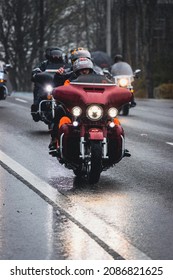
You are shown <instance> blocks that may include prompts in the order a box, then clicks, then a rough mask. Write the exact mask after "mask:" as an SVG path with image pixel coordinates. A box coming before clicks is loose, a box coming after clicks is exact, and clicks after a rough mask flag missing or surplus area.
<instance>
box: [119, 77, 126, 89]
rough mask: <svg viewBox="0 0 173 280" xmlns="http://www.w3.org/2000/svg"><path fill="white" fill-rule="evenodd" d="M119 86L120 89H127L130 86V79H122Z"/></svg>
mask: <svg viewBox="0 0 173 280" xmlns="http://www.w3.org/2000/svg"><path fill="white" fill-rule="evenodd" d="M118 85H119V86H120V87H127V86H128V79H126V78H121V79H119V80H118Z"/></svg>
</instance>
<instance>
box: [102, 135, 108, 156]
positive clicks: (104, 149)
mask: <svg viewBox="0 0 173 280" xmlns="http://www.w3.org/2000/svg"><path fill="white" fill-rule="evenodd" d="M102 144H103V158H109V157H108V155H107V154H108V143H107V139H106V137H104V138H103V141H102Z"/></svg>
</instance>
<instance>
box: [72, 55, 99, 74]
mask: <svg viewBox="0 0 173 280" xmlns="http://www.w3.org/2000/svg"><path fill="white" fill-rule="evenodd" d="M93 67H94V66H93V63H92V61H91V60H90V59H89V58H86V57H80V58H78V59H77V60H76V61H75V62H74V63H73V72H74V73H76V74H77V73H78V71H80V70H82V69H89V70H90V73H91V72H93Z"/></svg>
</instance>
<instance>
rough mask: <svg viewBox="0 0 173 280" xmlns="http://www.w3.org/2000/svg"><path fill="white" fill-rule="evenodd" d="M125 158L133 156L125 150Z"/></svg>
mask: <svg viewBox="0 0 173 280" xmlns="http://www.w3.org/2000/svg"><path fill="white" fill-rule="evenodd" d="M124 157H131V154H130V152H129V151H128V150H127V149H125V150H124Z"/></svg>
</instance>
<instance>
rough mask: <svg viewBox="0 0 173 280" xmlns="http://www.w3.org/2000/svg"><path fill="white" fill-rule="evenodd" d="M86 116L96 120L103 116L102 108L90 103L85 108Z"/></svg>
mask: <svg viewBox="0 0 173 280" xmlns="http://www.w3.org/2000/svg"><path fill="white" fill-rule="evenodd" d="M86 114H87V117H88V118H89V119H90V120H92V121H98V120H100V119H101V118H102V116H103V108H102V107H101V106H99V105H91V106H89V107H88V108H87V110H86Z"/></svg>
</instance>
